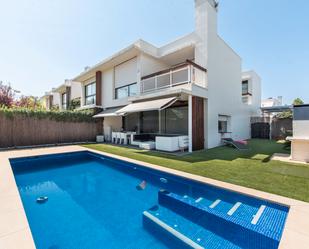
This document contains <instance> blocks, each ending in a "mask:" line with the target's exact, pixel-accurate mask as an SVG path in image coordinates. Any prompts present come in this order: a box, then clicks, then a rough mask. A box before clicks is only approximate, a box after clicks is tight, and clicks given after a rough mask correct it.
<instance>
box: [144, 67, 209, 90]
mask: <svg viewBox="0 0 309 249" xmlns="http://www.w3.org/2000/svg"><path fill="white" fill-rule="evenodd" d="M189 83H194V84H197V85H200V86H202V87H205V88H206V87H207V86H206V69H204V70H203V69H201V68H199V67H197V66H194V65H192V64H189V63H185V64H183V65H181V66H178V67H175V68H171V69H169V70H165V71H161V72H158V73H154V74H152V75H149V76H145V77H143V78H142V81H141V93H147V92H152V91H157V90H160V89H164V88H169V87H174V86H177V85H182V84H189Z"/></svg>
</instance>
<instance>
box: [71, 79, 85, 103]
mask: <svg viewBox="0 0 309 249" xmlns="http://www.w3.org/2000/svg"><path fill="white" fill-rule="evenodd" d="M81 96H82V85H81V83H79V82H74V81H73V82H71V100H72V99H76V98H80V97H81Z"/></svg>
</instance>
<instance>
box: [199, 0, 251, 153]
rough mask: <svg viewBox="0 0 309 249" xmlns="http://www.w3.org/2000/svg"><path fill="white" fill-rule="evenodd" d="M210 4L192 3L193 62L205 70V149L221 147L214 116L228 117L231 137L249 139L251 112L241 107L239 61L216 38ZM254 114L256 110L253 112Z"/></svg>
mask: <svg viewBox="0 0 309 249" xmlns="http://www.w3.org/2000/svg"><path fill="white" fill-rule="evenodd" d="M210 3H212V1H211V0H195V4H196V20H195V23H196V33H197V37H198V40H199V42H197V45H196V49H195V62H196V63H197V64H199V65H201V66H203V67H205V68H207V70H208V72H207V82H208V100H207V103H205V107H207V110H205V120H204V122H205V130H206V131H205V140H206V141H205V147H208V148H212V147H216V146H218V145H220V144H221V138H222V137H221V134H220V133H218V115H227V116H230V117H231V118H230V129H231V130H230V132H232V133H231V137H232V138H233V139H236V140H240V139H248V138H250V116H251V113H253V110H250V109H249V108H248V107H246V106H245V105H243V103H242V89H241V81H242V80H241V58H240V57H239V56H238V55H237V54H236V53H235V52H234V51H233V50H232V49H231V48H230V47H229V46H228V45H227V44H226V43H225V42H224V41H223V40H222V39H221V38H220V37H219V36H218V35H217V11H216V10H215V8H214V7H213V6H212V5H211V4H210ZM254 111H257V110H254Z"/></svg>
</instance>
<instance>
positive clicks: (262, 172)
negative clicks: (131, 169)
mask: <svg viewBox="0 0 309 249" xmlns="http://www.w3.org/2000/svg"><path fill="white" fill-rule="evenodd" d="M249 146H250V150H248V151H237V150H235V149H233V148H230V147H218V148H214V149H210V150H207V151H199V152H195V153H192V154H190V155H186V156H174V155H167V154H165V153H159V152H155V151H144V150H139V149H131V148H125V147H119V146H113V145H106V144H89V145H85V147H88V148H91V149H96V150H100V151H104V152H108V153H112V154H116V155H120V156H124V157H129V158H133V159H136V160H139V161H144V162H149V163H152V164H157V165H161V166H164V167H168V168H173V169H177V170H182V171H185V172H189V173H192V174H196V175H201V176H205V177H209V178H213V179H217V180H221V181H225V182H229V183H233V184H237V185H241V186H245V187H250V188H255V189H259V190H262V191H266V192H270V193H274V194H279V195H282V196H287V197H290V198H294V199H299V200H303V201H307V202H309V166H306V165H300V164H290V163H283V162H279V161H270V156H271V155H272V154H273V153H275V152H279V153H288V151H287V150H285V149H284V148H283V145H282V144H280V143H277V142H275V141H268V140H259V139H253V140H251V141H250V142H249Z"/></svg>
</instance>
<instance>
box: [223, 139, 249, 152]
mask: <svg viewBox="0 0 309 249" xmlns="http://www.w3.org/2000/svg"><path fill="white" fill-rule="evenodd" d="M222 142H223V143H224V144H226V145H231V146H233V147H235V148H236V149H238V150H248V149H249V147H248V145H247V144H246V143H244V142H240V141H235V140H233V139H232V138H223V139H222Z"/></svg>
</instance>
